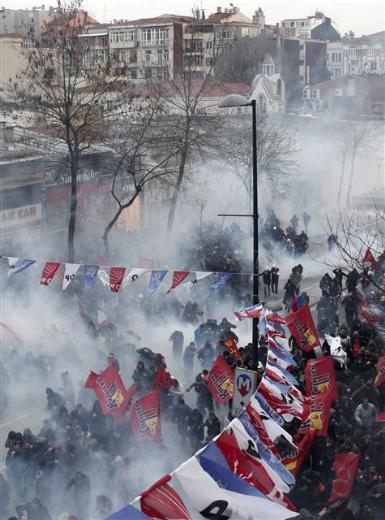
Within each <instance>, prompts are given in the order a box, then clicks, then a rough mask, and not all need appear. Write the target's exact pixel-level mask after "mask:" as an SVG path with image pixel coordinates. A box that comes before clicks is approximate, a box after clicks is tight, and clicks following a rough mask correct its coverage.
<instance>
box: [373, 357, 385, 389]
mask: <svg viewBox="0 0 385 520" xmlns="http://www.w3.org/2000/svg"><path fill="white" fill-rule="evenodd" d="M376 369H377V375H376V377H375V378H374V382H373V384H374V387H375V388H380V386H383V385H385V356H380V357H379V358H378V361H377V364H376Z"/></svg>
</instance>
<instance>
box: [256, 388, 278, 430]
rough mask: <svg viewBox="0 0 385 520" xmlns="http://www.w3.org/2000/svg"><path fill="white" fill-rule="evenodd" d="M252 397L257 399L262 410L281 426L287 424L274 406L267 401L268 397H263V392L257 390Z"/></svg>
mask: <svg viewBox="0 0 385 520" xmlns="http://www.w3.org/2000/svg"><path fill="white" fill-rule="evenodd" d="M251 399H255V400H256V401H258V403H259V405H260V407H261V408H262V410H263V411H264V412H265V413H266V414H267V415H268V416H269V417H270V418H271V419H272V420H273V421H275V422H276V423H277V424H279V425H280V426H283V425H284V424H285V421H284V419H283V418H282V417H281V416H280V415H278V414H277V412H276V411H275V410H274V408H272V407H271V406H270V405H269V403H268V402H267V401H266V399H265V398H264V397H263V395H262V394H261V393H259V392H257V393H256V394H254V396H253V397H252V398H251Z"/></svg>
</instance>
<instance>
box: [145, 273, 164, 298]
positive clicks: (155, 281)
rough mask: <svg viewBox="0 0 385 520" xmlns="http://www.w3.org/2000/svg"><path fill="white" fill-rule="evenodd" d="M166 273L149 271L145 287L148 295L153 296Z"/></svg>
mask: <svg viewBox="0 0 385 520" xmlns="http://www.w3.org/2000/svg"><path fill="white" fill-rule="evenodd" d="M167 273H168V271H151V277H150V281H149V282H148V286H147V291H148V292H149V294H154V293H155V292H156V291H157V289H158V287H159V285H160V284H161V283H162V280H163V278H164V277H165V276H166V274H167Z"/></svg>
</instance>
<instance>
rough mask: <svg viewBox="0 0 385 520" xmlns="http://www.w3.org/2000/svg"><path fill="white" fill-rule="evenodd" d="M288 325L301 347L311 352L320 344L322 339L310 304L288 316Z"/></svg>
mask: <svg viewBox="0 0 385 520" xmlns="http://www.w3.org/2000/svg"><path fill="white" fill-rule="evenodd" d="M286 325H287V326H288V328H289V330H290V333H291V334H292V335H293V336H294V339H295V341H296V343H297V345H298V346H299V347H301V348H302V349H303V350H304V351H305V352H310V351H311V350H313V349H314V347H317V346H320V340H319V337H318V333H317V330H316V328H315V325H314V321H313V317H312V315H311V312H310V309H309V306H308V305H304V306H303V307H301V308H300V309H299V310H298V311H296V312H292V313H291V314H289V315H288V316H287V317H286Z"/></svg>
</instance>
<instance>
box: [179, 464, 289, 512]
mask: <svg viewBox="0 0 385 520" xmlns="http://www.w3.org/2000/svg"><path fill="white" fill-rule="evenodd" d="M210 471H211V472H212V473H213V474H214V465H213V464H211V465H210ZM215 471H216V476H217V477H218V479H219V480H220V475H221V474H222V478H223V481H222V480H220V485H219V484H218V483H217V482H216V481H215V479H214V478H212V476H210V474H209V473H208V472H206V471H205V470H204V469H203V467H202V466H201V464H200V463H199V461H198V459H197V458H196V457H192V458H191V459H189V460H188V461H186V462H185V463H184V464H182V465H181V466H180V467H179V468H177V469H176V470H175V471H174V472H173V479H174V478H176V479H177V481H178V484H179V485H180V487H181V488H182V490H183V492H184V494H185V495H186V496H187V497H188V499H189V502H190V503H191V505H192V506H193V507H194V509H195V514H193V513H194V511H193V510H191V513H192V514H191V518H198V517H199V518H202V517H203V518H223V519H225V518H226V519H227V520H250V519H251V518H252V519H253V520H266V519H269V520H287V519H288V518H294V517H295V516H297V513H294V512H293V511H290V510H289V509H286V508H285V507H283V506H282V505H280V504H277V503H275V502H272V501H271V500H269V499H268V498H266V497H265V496H263V495H262V496H259V495H257V494H255V491H257V490H255V491H253V493H254V494H253V495H251V494H246V493H244V491H246V489H247V490H248V491H250V490H249V488H250V487H251V486H249V485H248V484H247V486H248V487H247V488H246V487H244V486H242V483H239V482H238V480H237V481H235V480H234V478H231V477H230V475H229V474H228V472H225V471H224V470H223V469H222V467H220V466H218V468H216V470H215ZM221 472H222V473H221ZM232 477H234V475H232ZM230 478H231V480H230ZM235 479H238V477H235ZM226 485H227V486H228V488H227V489H226V487H225V486H226ZM238 486H239V487H238ZM232 489H237V491H233V490H232ZM241 491H242V492H241ZM257 493H258V492H257ZM185 503H186V505H187V502H185ZM199 515H200V516H199Z"/></svg>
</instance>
